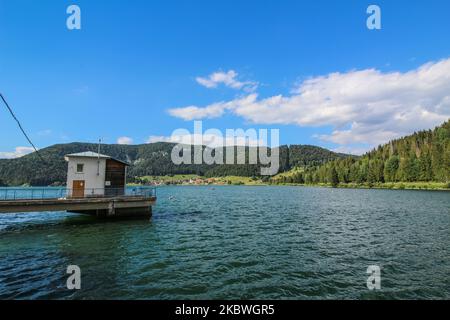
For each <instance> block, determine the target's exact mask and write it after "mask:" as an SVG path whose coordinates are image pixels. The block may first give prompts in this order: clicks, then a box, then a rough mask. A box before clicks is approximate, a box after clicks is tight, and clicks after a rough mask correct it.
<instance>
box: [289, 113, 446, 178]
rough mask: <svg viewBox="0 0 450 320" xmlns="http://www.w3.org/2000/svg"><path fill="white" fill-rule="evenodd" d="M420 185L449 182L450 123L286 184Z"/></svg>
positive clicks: (306, 173)
mask: <svg viewBox="0 0 450 320" xmlns="http://www.w3.org/2000/svg"><path fill="white" fill-rule="evenodd" d="M419 181H424V182H430V181H433V182H444V183H449V182H450V121H447V122H445V123H444V124H442V125H441V126H439V127H437V128H435V129H434V130H427V131H420V132H417V133H414V134H412V135H410V136H407V137H404V138H401V139H397V140H393V141H391V142H389V143H387V144H385V145H382V146H379V147H378V148H377V149H375V150H373V151H371V152H369V153H367V154H366V155H364V156H363V157H361V158H359V159H355V158H347V159H339V160H335V161H330V162H328V163H326V164H324V165H321V166H315V167H309V168H305V171H304V172H298V173H296V174H295V175H292V177H290V178H289V181H284V182H293V183H329V184H332V185H337V184H339V183H357V184H367V185H371V184H375V183H385V182H419Z"/></svg>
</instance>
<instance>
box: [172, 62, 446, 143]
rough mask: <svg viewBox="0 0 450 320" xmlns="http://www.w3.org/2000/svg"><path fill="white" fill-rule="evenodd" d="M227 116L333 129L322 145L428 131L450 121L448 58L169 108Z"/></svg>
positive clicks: (190, 114)
mask: <svg viewBox="0 0 450 320" xmlns="http://www.w3.org/2000/svg"><path fill="white" fill-rule="evenodd" d="M226 112H230V113H232V114H235V115H237V116H240V117H242V118H244V119H245V120H247V121H250V122H253V123H256V124H280V125H285V124H294V125H298V126H313V127H320V126H332V127H333V128H334V130H333V132H332V133H331V134H325V135H320V136H319V138H320V139H321V140H323V141H329V142H333V143H336V144H338V145H341V146H349V145H351V144H366V145H367V149H370V148H371V147H374V146H376V145H378V144H381V143H385V142H387V141H389V140H390V139H393V138H397V137H400V136H402V135H407V134H410V133H412V132H414V131H417V130H421V129H428V128H432V127H434V126H436V125H439V124H440V123H442V122H444V121H446V120H447V119H448V118H449V117H450V59H446V60H441V61H439V62H432V63H427V64H425V65H423V66H421V67H420V68H418V69H415V70H411V71H409V72H403V73H402V72H389V73H383V72H381V71H379V70H375V69H366V70H360V71H357V70H353V71H349V72H346V73H331V74H328V75H326V76H320V77H315V78H311V79H309V80H306V81H304V82H302V83H301V84H300V85H299V86H298V87H297V88H296V89H295V90H294V91H293V93H292V94H291V95H289V96H283V95H278V96H273V97H269V98H264V99H260V98H258V95H257V94H256V93H252V94H249V95H247V96H246V97H244V98H242V97H240V98H236V99H234V100H231V101H228V102H219V103H214V104H212V105H209V106H206V107H203V108H202V107H197V106H190V107H187V108H176V109H170V110H169V113H170V114H171V115H173V116H175V117H179V118H182V119H184V120H192V119H201V118H215V117H220V116H222V115H223V114H225V113H226Z"/></svg>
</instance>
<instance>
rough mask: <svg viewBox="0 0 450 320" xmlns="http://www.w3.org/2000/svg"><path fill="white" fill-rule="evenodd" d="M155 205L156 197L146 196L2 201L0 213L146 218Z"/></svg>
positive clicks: (149, 215)
mask: <svg viewBox="0 0 450 320" xmlns="http://www.w3.org/2000/svg"><path fill="white" fill-rule="evenodd" d="M155 203H156V197H147V196H122V197H112V198H108V197H99V198H95V197H94V198H81V199H77V198H67V199H66V198H62V199H31V200H2V201H0V213H17V212H47V211H68V212H74V213H82V214H90V215H95V216H98V217H105V218H120V217H124V218H125V217H143V218H144V217H146V218H148V217H151V215H152V206H153V205H154V204H155Z"/></svg>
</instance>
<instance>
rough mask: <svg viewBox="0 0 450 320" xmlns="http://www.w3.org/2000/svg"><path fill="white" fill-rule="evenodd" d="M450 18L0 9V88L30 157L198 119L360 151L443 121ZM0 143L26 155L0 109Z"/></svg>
mask: <svg viewBox="0 0 450 320" xmlns="http://www.w3.org/2000/svg"><path fill="white" fill-rule="evenodd" d="M71 4H76V5H78V6H79V7H80V8H81V13H82V15H81V23H82V29H81V30H68V29H67V27H66V19H67V17H68V14H66V9H67V7H68V6H69V5H71ZM370 4H377V5H379V6H380V8H381V12H382V29H381V30H369V29H367V27H366V19H367V17H368V15H367V14H366V9H367V7H368V6H369V5H370ZM449 14H450V2H449V1H446V0H442V1H401V0H396V1H363V0H354V1H351V0H348V1H298V0H297V1H261V0H246V1H237V0H232V1H229V0H227V1H219V0H217V1H181V0H180V1H118V0H117V1H100V0H89V1H81V0H72V1H63V0H59V1H51V0H43V1H31V0H29V1H23V0H0V39H1V41H0V90H1V92H2V93H3V94H4V95H5V97H6V98H7V99H8V101H9V103H10V104H11V106H12V107H13V108H14V109H15V111H16V114H17V116H18V117H19V118H20V119H21V121H22V123H23V125H24V127H25V128H26V130H27V131H28V132H29V134H30V136H31V138H32V140H33V141H34V142H35V144H36V145H37V146H38V147H40V148H43V147H46V146H49V145H52V144H56V143H66V142H73V141H86V142H95V141H96V140H97V139H98V138H99V137H101V138H103V140H104V142H105V143H116V142H117V140H118V139H119V138H120V137H128V138H129V141H132V142H133V143H145V142H147V141H153V140H157V139H156V138H155V137H167V136H170V135H171V133H172V131H173V130H175V129H177V128H186V129H189V130H191V131H192V130H193V121H192V120H193V119H194V118H196V119H197V118H202V120H203V121H204V122H203V127H204V128H205V129H207V128H218V129H220V130H225V129H226V128H243V129H248V128H269V129H270V128H278V129H280V142H281V143H282V144H314V145H320V146H324V147H327V148H330V149H334V150H339V151H349V152H355V153H360V152H362V151H364V150H367V149H368V148H370V147H372V146H374V145H376V144H378V143H383V142H387V140H389V139H391V138H395V137H397V136H401V135H404V134H409V133H411V132H413V131H414V130H418V129H423V128H428V127H431V126H434V125H437V124H439V123H440V122H442V120H443V119H448V117H449V114H450V97H449V95H450V79H449V76H448V74H449V73H448V72H447V71H449V70H448V69H449V68H450V62H449V60H448V59H449V58H450V41H449V34H450V19H448V15H449ZM214 73H216V79H214V76H213V77H212V78H210V75H212V74H214ZM217 79H222V81H215V82H214V80H217ZM205 84H206V85H205ZM208 86H209V87H208ZM211 106H213V108H211ZM214 106H215V107H214ZM186 107H191V108H186ZM0 135H1V137H2V139H0V157H12V156H16V155H17V154H18V153H23V152H26V151H27V149H23V150H22V149H20V150H16V148H17V147H27V146H28V144H27V142H26V140H25V139H24V137H23V136H22V134H21V133H20V131H19V129H18V128H17V126H16V124H15V122H14V121H13V120H12V118H11V117H10V115H9V114H8V113H7V111H6V109H5V108H4V107H3V105H2V106H1V108H0ZM151 137H153V138H151ZM126 140H127V139H122V141H126Z"/></svg>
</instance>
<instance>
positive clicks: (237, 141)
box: [147, 133, 267, 148]
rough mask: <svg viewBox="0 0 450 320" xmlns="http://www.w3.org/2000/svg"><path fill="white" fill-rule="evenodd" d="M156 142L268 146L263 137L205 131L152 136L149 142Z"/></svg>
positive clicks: (214, 145)
mask: <svg viewBox="0 0 450 320" xmlns="http://www.w3.org/2000/svg"><path fill="white" fill-rule="evenodd" d="M155 142H171V143H181V144H191V145H204V146H208V147H210V148H217V147H222V146H251V147H256V146H267V143H265V142H264V141H263V140H262V139H260V140H258V139H254V138H251V137H244V136H237V137H228V136H224V135H220V134H218V133H214V134H213V133H211V134H209V133H204V134H181V135H177V134H174V135H172V136H151V137H149V138H148V140H147V143H155Z"/></svg>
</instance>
